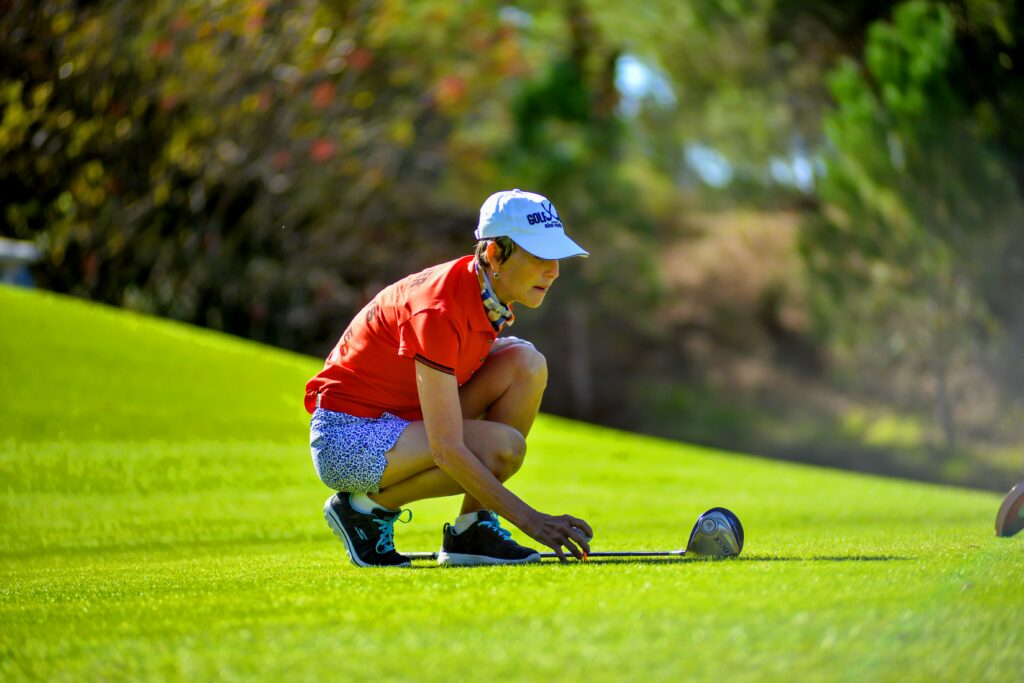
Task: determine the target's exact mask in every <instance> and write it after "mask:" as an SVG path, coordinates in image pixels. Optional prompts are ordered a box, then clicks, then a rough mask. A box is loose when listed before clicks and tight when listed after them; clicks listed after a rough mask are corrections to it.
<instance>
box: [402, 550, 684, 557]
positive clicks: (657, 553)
mask: <svg viewBox="0 0 1024 683" xmlns="http://www.w3.org/2000/svg"><path fill="white" fill-rule="evenodd" d="M402 554H403V555H405V556H406V557H408V558H409V559H410V560H436V559H437V553H402ZM684 555H686V550H685V549H683V548H680V549H679V550H650V551H636V552H632V551H608V552H596V553H587V559H590V558H591V557H683V556H684ZM540 556H541V558H553V557H558V555H556V554H555V553H541V554H540ZM565 556H566V557H567V558H569V557H572V553H570V552H569V551H566V552H565Z"/></svg>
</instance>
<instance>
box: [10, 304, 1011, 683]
mask: <svg viewBox="0 0 1024 683" xmlns="http://www.w3.org/2000/svg"><path fill="white" fill-rule="evenodd" d="M0 320H3V327H4V329H3V334H0V358H2V359H3V362H2V363H0V389H2V391H0V446H2V451H0V679H2V680H5V681H8V680H21V679H26V678H31V679H46V680H96V679H100V678H102V679H131V680H136V679H177V680H210V679H218V680H245V679H254V678H257V679H266V680H274V679H281V680H321V679H328V678H330V679H339V678H340V679H350V680H487V681H489V680H511V679H519V680H569V681H584V680H586V681H604V680H607V681H620V680H630V679H636V680H641V679H642V680H678V679H681V680H698V681H705V680H706V681H719V680H736V681H765V680H768V681H771V680H778V681H790V680H801V681H879V680H881V681H900V682H904V681H928V682H933V681H961V680H972V681H974V680H996V681H1009V680H1015V679H1016V678H1018V677H1019V675H1020V671H1021V668H1022V666H1024V655H1022V652H1024V631H1022V630H1021V629H1020V619H1021V614H1022V613H1024V609H1022V608H1024V588H1022V587H1024V540H1022V539H1019V538H1014V539H997V538H995V537H994V536H993V533H992V523H993V520H994V517H995V513H996V509H997V506H998V503H999V497H998V496H996V495H993V494H990V493H984V492H977V491H970V490H964V489H955V488H949V487H939V486H929V485H923V484H917V483H909V482H905V481H898V480H886V479H881V478H875V477H867V476H860V475H852V474H847V473H842V472H837V471H830V470H825V469H819V468H810V467H803V466H797V465H791V464H782V463H776V462H772V461H768V460H764V459H759V458H755V457H749V456H742V455H737V454H730V453H723V452H718V451H713V450H709V449H702V448H695V447H691V446H687V445H685V444H678V443H673V442H668V441H663V440H657V439H652V438H645V437H639V436H635V435H630V434H625V433H621V432H615V431H611V430H606V429H601V428H596V427H591V426H586V425H582V424H578V423H573V422H569V421H565V420H560V419H555V418H551V417H546V416H542V417H541V419H540V420H539V422H538V424H537V426H536V428H535V431H534V433H533V434H532V435H531V437H530V453H529V456H528V458H527V464H526V466H525V467H524V469H523V470H522V471H521V472H520V473H519V474H518V475H517V476H516V478H515V479H513V480H512V482H511V486H512V488H513V489H514V490H515V491H516V492H518V493H519V494H520V495H522V496H523V497H524V498H525V499H526V500H527V501H529V502H531V503H532V504H534V505H535V506H536V507H538V508H539V509H541V510H545V511H548V512H552V513H561V512H570V513H573V514H577V515H580V516H583V517H585V518H586V519H588V520H589V521H590V522H591V523H592V524H593V526H594V528H595V531H596V537H595V539H594V547H595V549H603V550H612V549H632V548H648V549H668V548H676V547H679V546H681V545H683V544H685V540H686V536H687V534H688V533H689V530H690V526H691V525H692V523H693V520H694V519H695V518H696V517H697V515H698V514H699V513H700V512H701V511H703V510H704V509H706V508H708V507H711V506H713V505H726V506H728V507H730V508H732V509H733V510H735V511H736V512H737V513H738V514H739V515H740V517H741V518H742V519H743V521H744V524H745V526H746V531H747V545H746V548H745V549H744V553H743V556H742V557H741V558H740V559H739V560H736V561H729V562H709V561H699V560H682V561H678V560H677V561H649V562H610V561H604V562H599V561H594V562H591V563H589V564H587V565H580V564H576V563H572V564H568V565H563V566H560V565H557V564H553V563H544V564H542V565H540V566H528V567H514V568H481V569H461V570H460V569H439V568H437V567H433V566H431V565H429V564H426V563H417V566H416V568H414V569H412V570H359V569H356V568H354V567H352V566H351V565H350V564H348V562H347V560H346V558H345V556H344V551H343V548H342V547H341V545H340V544H339V543H338V542H337V541H336V540H335V539H334V537H333V536H332V535H331V534H330V532H329V530H328V529H327V527H326V525H325V524H324V522H323V518H322V516H321V505H322V503H323V500H324V498H325V497H326V495H327V493H328V492H327V490H326V489H325V488H324V487H323V486H322V485H321V484H320V483H319V481H318V480H317V479H316V477H315V475H314V473H313V470H312V466H311V464H310V461H309V451H308V447H307V441H306V439H307V418H306V414H305V412H304V411H303V409H302V407H301V397H302V388H303V384H304V382H305V380H306V379H307V378H308V377H309V376H310V375H311V374H312V373H313V372H315V371H316V370H317V368H318V367H319V365H320V360H319V359H312V358H306V357H302V356H297V355H295V354H289V353H285V352H281V351H277V350H273V349H268V348H264V347H260V346H258V345H254V344H251V343H246V342H243V341H239V340H236V339H230V338H226V337H223V336H219V335H216V334H212V333H210V332H204V331H201V330H195V329H192V328H188V327H185V326H181V325H175V324H172V323H168V322H164V321H157V320H152V319H147V318H144V317H139V316H135V315H130V314H127V313H124V312H119V311H113V310H110V309H107V308H102V307H98V306H94V305H90V304H85V303H83V302H78V301H72V300H69V299H65V298H59V297H54V296H52V295H46V294H41V293H30V292H23V291H16V290H12V289H9V288H3V287H0ZM412 507H413V511H414V514H415V519H414V520H413V521H412V523H410V524H408V525H404V526H401V525H400V526H399V528H398V530H397V535H396V536H397V542H398V546H399V549H400V550H402V549H405V550H434V549H436V547H437V546H438V545H439V542H440V526H441V524H442V523H443V522H444V521H445V520H446V519H448V518H449V517H450V516H451V515H452V514H453V511H454V510H455V508H456V507H457V501H456V500H455V499H447V500H438V501H425V502H423V503H417V504H415V505H413V506H412ZM519 538H520V539H521V540H522V536H521V535H519Z"/></svg>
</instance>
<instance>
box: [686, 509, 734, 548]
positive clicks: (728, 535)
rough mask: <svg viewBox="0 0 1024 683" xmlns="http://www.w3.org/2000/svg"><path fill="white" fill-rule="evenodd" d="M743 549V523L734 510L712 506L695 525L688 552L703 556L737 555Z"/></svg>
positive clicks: (687, 546)
mask: <svg viewBox="0 0 1024 683" xmlns="http://www.w3.org/2000/svg"><path fill="white" fill-rule="evenodd" d="M742 550H743V525H742V524H740V518H739V517H737V516H736V514H735V513H733V512H732V510H727V509H726V508H711V509H710V510H708V511H707V512H705V513H704V514H702V515H701V516H700V517H698V518H697V523H696V524H694V525H693V531H691V532H690V540H689V542H688V543H687V544H686V552H687V554H693V555H700V556H702V557H719V558H725V557H736V556H737V555H739V554H740V552H741V551H742Z"/></svg>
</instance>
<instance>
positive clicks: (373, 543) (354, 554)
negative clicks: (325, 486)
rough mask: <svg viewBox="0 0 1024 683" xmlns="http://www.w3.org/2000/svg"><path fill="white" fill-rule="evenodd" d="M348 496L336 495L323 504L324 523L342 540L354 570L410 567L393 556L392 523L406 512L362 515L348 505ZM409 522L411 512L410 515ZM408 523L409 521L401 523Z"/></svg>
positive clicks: (396, 555)
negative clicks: (325, 521)
mask: <svg viewBox="0 0 1024 683" xmlns="http://www.w3.org/2000/svg"><path fill="white" fill-rule="evenodd" d="M349 495H350V494H348V493H337V494H335V495H333V496H331V497H330V498H328V499H327V502H326V503H324V519H326V520H327V526H329V527H331V530H332V531H334V535H335V536H337V537H338V538H340V539H341V542H342V543H344V544H345V550H347V551H348V557H349V559H350V560H352V564H354V565H356V566H357V567H409V566H412V562H410V561H409V558H408V557H405V556H404V555H399V554H398V553H397V552H395V520H397V519H398V516H399V515H401V514H402V513H403V512H405V510H399V511H398V512H390V511H388V510H382V509H380V508H374V510H373V512H371V513H369V514H363V513H362V512H359V511H358V510H356V509H355V508H354V507H352V504H351V503H350V502H349ZM409 518H410V519H411V518H412V512H411V511H410V512H409ZM401 521H403V522H408V521H409V520H408V519H403V520H401Z"/></svg>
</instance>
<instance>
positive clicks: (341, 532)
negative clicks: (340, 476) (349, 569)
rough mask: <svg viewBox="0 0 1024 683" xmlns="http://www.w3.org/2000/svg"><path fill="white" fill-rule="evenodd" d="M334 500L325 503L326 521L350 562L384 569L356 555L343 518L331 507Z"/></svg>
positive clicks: (359, 565)
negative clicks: (342, 545)
mask: <svg viewBox="0 0 1024 683" xmlns="http://www.w3.org/2000/svg"><path fill="white" fill-rule="evenodd" d="M332 500H334V496H331V497H330V498H328V499H327V502H326V503H324V519H326V520H327V526H329V527H331V531H333V532H334V535H335V536H337V537H338V539H339V540H340V541H341V542H342V543H344V544H345V552H347V553H348V559H349V561H350V562H351V563H352V564H354V565H355V566H357V567H384V565H380V564H369V563H367V562H363V561H362V560H360V559H359V556H358V555H357V554H356V551H355V548H354V547H353V545H352V541H351V539H349V537H348V532H347V531H345V525H344V524H342V523H341V518H340V517H338V513H337V512H335V511H334V506H333V505H331V501H332ZM411 566H412V562H402V563H401V564H390V565H387V567H411Z"/></svg>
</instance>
